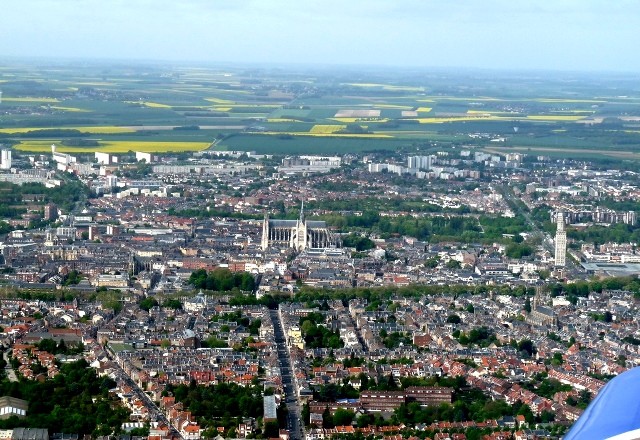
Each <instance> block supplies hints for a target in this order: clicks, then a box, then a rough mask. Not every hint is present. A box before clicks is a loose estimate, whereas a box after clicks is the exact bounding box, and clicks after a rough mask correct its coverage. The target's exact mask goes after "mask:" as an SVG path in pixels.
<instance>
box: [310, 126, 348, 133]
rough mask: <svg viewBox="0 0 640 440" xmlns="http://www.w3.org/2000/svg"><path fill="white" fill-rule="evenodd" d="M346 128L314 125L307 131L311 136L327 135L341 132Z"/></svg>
mask: <svg viewBox="0 0 640 440" xmlns="http://www.w3.org/2000/svg"><path fill="white" fill-rule="evenodd" d="M345 128H347V126H346V125H314V126H313V127H311V130H309V133H313V134H329V133H335V132H337V131H341V130H344V129H345Z"/></svg>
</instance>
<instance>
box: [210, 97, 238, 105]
mask: <svg viewBox="0 0 640 440" xmlns="http://www.w3.org/2000/svg"><path fill="white" fill-rule="evenodd" d="M205 101H209V102H213V103H214V104H235V102H234V101H229V100H228V99H220V98H205Z"/></svg>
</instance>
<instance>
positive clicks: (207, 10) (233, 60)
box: [0, 0, 640, 73]
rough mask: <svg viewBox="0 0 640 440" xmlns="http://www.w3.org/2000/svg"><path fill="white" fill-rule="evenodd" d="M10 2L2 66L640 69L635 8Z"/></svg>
mask: <svg viewBox="0 0 640 440" xmlns="http://www.w3.org/2000/svg"><path fill="white" fill-rule="evenodd" d="M3 3H4V5H3V6H4V7H3V12H2V16H0V36H1V37H2V38H0V57H3V58H20V59H23V58H43V59H49V60H56V59H69V60H88V61H106V60H112V61H115V62H131V61H136V62H140V63H145V62H148V63H154V62H171V63H188V64H206V65H209V64H215V63H222V64H247V65H269V66H278V65H297V66H326V67H329V68H332V67H340V66H344V67H351V68H353V67H358V66H364V67H378V68H389V69H391V68H395V67H397V68H403V69H404V68H410V69H416V68H417V69H452V68H463V69H487V70H510V71H570V72H585V73H589V72H612V73H616V72H619V73H633V72H640V60H638V59H637V58H636V57H634V56H633V54H634V49H635V47H634V46H635V44H634V43H635V42H636V41H637V29H639V28H640V2H635V1H630V0H620V1H616V2H606V1H602V0H593V1H577V0H564V1H551V0H538V1H530V2H526V3H525V2H513V1H508V0H487V1H482V2H477V1H473V0H460V1H458V2H455V3H448V2H440V1H431V0H405V1H397V2H394V1H389V0H369V1H368V2H366V3H362V4H360V3H357V4H356V2H348V3H343V2H338V1H336V0H325V1H319V0H302V1H296V2H286V1H284V0H262V1H258V0H211V1H206V0H185V1H179V2H175V1H169V0H155V1H152V0H137V1H124V0H112V1H108V2H105V1H98V0H5V1H4V2H3Z"/></svg>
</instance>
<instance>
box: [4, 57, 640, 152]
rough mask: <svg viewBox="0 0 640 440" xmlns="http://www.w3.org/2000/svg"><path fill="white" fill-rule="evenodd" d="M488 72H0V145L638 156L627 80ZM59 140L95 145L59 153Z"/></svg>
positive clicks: (635, 113) (638, 119) (635, 103)
mask: <svg viewBox="0 0 640 440" xmlns="http://www.w3.org/2000/svg"><path fill="white" fill-rule="evenodd" d="M495 75H497V76H495ZM495 75H492V76H485V75H483V74H477V75H474V74H471V73H468V72H467V73H464V74H460V75H456V74H455V73H451V74H450V75H441V74H430V73H429V72H423V73H418V72H414V73H411V72H408V73H406V74H403V75H398V74H397V72H385V71H370V72H366V71H365V72H359V73H358V78H357V79H354V78H350V77H349V75H348V74H347V73H344V72H337V71H336V72H332V71H329V70H327V71H322V72H320V73H319V72H312V71H304V70H300V71H287V72H286V73H283V72H281V71H277V70H267V69H264V70H263V69H259V68H256V69H243V68H237V69H234V68H230V67H225V68H224V69H216V68H195V67H157V66H146V67H145V66H139V67H135V68H134V67H116V66H102V65H94V66H91V65H89V66H83V67H75V66H54V67H48V66H46V65H45V66H42V65H38V66H36V65H33V66H30V65H28V64H21V65H19V66H5V67H4V68H3V69H2V70H1V71H0V90H2V101H1V102H0V143H2V144H3V145H13V146H14V148H17V149H19V150H23V151H46V149H47V148H48V146H50V144H51V143H54V142H55V143H56V144H60V145H61V147H62V148H68V149H70V150H69V151H80V149H82V150H83V151H87V152H90V151H111V152H122V151H123V150H124V151H128V150H130V149H144V150H145V151H156V152H165V151H195V150H200V149H202V148H208V146H209V145H211V144H212V143H213V142H214V140H216V139H218V140H220V141H219V142H217V143H216V148H225V149H238V150H254V151H258V152H262V153H281V154H297V153H309V152H319V153H320V152H322V153H345V152H348V151H353V152H361V151H372V150H381V149H382V150H395V149H399V148H405V149H406V148H412V146H414V145H416V144H422V145H429V146H431V147H433V148H439V147H446V146H466V145H473V146H476V147H479V148H487V149H490V148H494V147H496V143H495V141H496V139H497V138H498V140H499V142H500V145H499V147H500V148H502V147H521V148H527V149H530V150H531V151H537V150H536V149H540V150H541V151H542V150H544V149H547V150H546V151H549V149H551V150H552V151H553V153H554V154H563V151H566V153H567V154H571V155H572V156H575V155H576V154H578V151H585V152H586V153H584V154H598V155H609V156H612V157H615V156H616V155H619V154H620V153H621V152H623V153H625V154H627V153H629V154H627V156H628V157H632V158H635V155H634V154H631V153H636V152H638V151H640V93H639V92H638V91H637V88H634V84H635V82H634V81H633V79H632V78H630V79H628V80H624V79H623V80H621V79H620V78H619V77H616V78H612V79H611V80H610V81H611V84H613V83H614V81H615V85H616V88H615V95H613V94H612V93H611V92H610V90H613V89H612V88H610V87H609V86H608V85H607V84H608V83H607V81H609V80H608V79H607V78H606V77H602V78H591V77H584V78H579V77H578V78H573V79H572V81H565V80H563V78H560V77H557V76H553V75H551V76H550V77H549V78H546V79H543V80H536V82H535V84H533V83H531V82H530V81H529V80H527V79H520V78H516V77H514V76H512V75H511V76H510V75H505V76H503V77H500V74H495ZM399 78H400V79H399ZM497 84H499V86H497ZM46 130H53V131H59V130H76V131H77V132H51V133H47V132H46ZM68 137H73V138H80V139H86V140H88V141H92V142H98V145H97V146H95V147H89V146H86V147H70V146H66V147H65V146H64V145H63V144H64V143H65V139H66V138H68ZM492 141H493V142H492ZM67 143H68V144H72V143H69V142H67ZM171 145H173V146H171ZM45 147H47V148H45ZM125 149H126V150H125ZM63 151H64V150H63ZM596 152H597V153H596Z"/></svg>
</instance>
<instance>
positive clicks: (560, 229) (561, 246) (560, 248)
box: [556, 212, 567, 267]
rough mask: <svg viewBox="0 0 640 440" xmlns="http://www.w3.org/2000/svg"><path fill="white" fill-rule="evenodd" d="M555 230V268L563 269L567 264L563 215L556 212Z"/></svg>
mask: <svg viewBox="0 0 640 440" xmlns="http://www.w3.org/2000/svg"><path fill="white" fill-rule="evenodd" d="M556 217H557V222H558V223H557V224H558V226H557V229H556V266H559V267H564V266H565V265H566V262H567V231H566V230H565V228H564V226H565V224H564V213H563V212H558V215H557V216H556Z"/></svg>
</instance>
